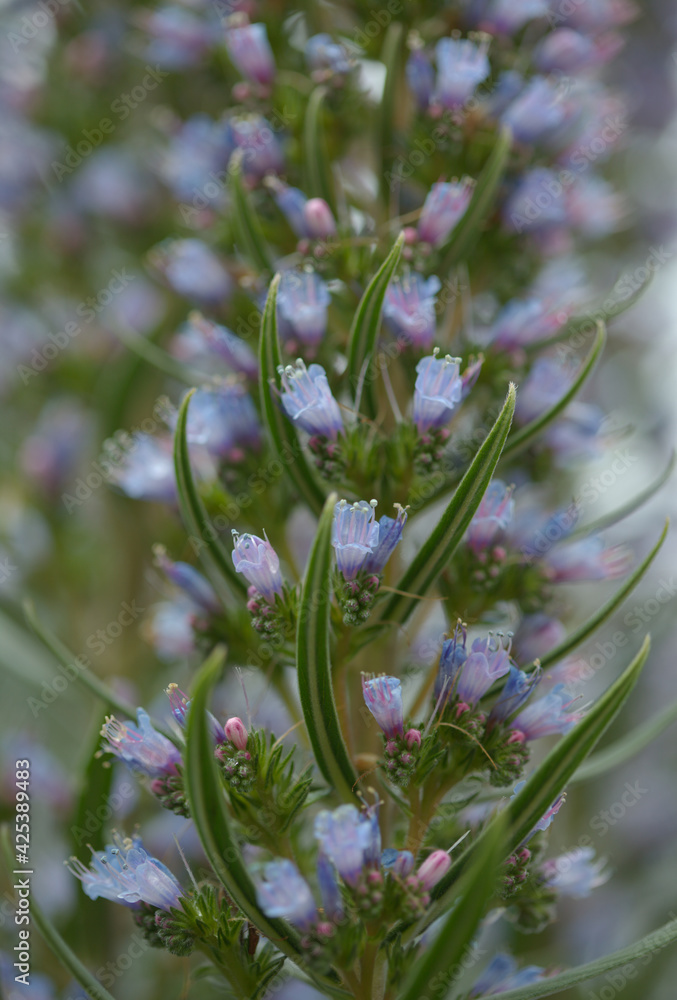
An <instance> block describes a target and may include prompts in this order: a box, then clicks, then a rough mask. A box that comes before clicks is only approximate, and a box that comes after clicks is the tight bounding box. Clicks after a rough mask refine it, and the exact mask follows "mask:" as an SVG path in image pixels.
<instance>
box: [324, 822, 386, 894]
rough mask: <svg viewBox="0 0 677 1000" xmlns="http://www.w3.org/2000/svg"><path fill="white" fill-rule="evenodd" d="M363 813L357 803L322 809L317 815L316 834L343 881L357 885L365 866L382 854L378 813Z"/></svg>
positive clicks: (377, 861)
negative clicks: (331, 809) (332, 808)
mask: <svg viewBox="0 0 677 1000" xmlns="http://www.w3.org/2000/svg"><path fill="white" fill-rule="evenodd" d="M374 822H375V821H374V814H371V815H366V814H365V813H360V811H359V810H358V809H356V808H355V806H339V808H338V809H334V811H333V812H329V810H327V809H323V810H322V811H321V812H319V813H318V814H317V816H316V818H315V838H316V840H318V841H319V843H320V847H321V850H322V852H323V853H324V854H325V855H326V856H327V858H329V860H330V861H331V862H332V863H333V864H334V866H335V868H336V870H337V872H338V873H339V875H340V876H341V878H342V879H343V881H344V882H346V883H347V884H348V885H350V886H353V887H354V886H355V885H357V883H358V881H359V880H360V876H361V875H362V872H363V870H364V869H365V867H367V866H368V865H376V864H378V863H379V862H380V858H381V838H380V833H378V816H377V815H376V826H374Z"/></svg>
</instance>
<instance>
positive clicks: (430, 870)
mask: <svg viewBox="0 0 677 1000" xmlns="http://www.w3.org/2000/svg"><path fill="white" fill-rule="evenodd" d="M450 868H451V858H450V857H449V855H448V854H447V852H446V851H441V850H440V851H433V852H432V854H429V855H428V857H427V858H426V859H425V861H424V862H423V864H422V865H421V867H420V868H419V870H418V871H417V872H416V874H417V875H418V877H419V879H420V880H421V882H422V883H423V887H424V888H425V889H427V890H428V891H430V890H431V889H432V888H433V886H435V885H437V883H438V882H439V881H440V879H441V878H443V877H444V876H445V875H446V874H447V872H448V871H449V869H450Z"/></svg>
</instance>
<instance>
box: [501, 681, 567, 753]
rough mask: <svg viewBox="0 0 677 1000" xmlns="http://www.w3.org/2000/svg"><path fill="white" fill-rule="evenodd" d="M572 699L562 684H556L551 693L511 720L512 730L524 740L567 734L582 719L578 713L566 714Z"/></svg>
mask: <svg viewBox="0 0 677 1000" xmlns="http://www.w3.org/2000/svg"><path fill="white" fill-rule="evenodd" d="M572 704H573V699H572V698H571V696H570V695H569V694H568V693H567V691H566V688H565V687H564V685H563V684H556V685H555V687H554V688H553V689H552V691H551V692H550V693H549V694H547V695H545V697H544V698H539V699H538V701H535V702H533V704H531V705H528V706H527V707H526V708H524V709H522V711H521V712H520V713H519V715H518V716H517V717H516V718H515V719H513V720H512V722H511V723H510V726H511V728H512V729H514V730H516V731H517V732H519V733H521V734H522V736H523V737H524V739H525V740H527V741H529V740H539V739H541V738H542V737H544V736H554V735H555V734H556V733H568V732H569V730H570V729H572V728H573V727H574V726H575V725H576V723H577V722H578V721H579V720H580V719H581V718H582V713H580V712H568V711H567V709H568V708H569V706H570V705H572Z"/></svg>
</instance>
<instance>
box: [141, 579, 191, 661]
mask: <svg viewBox="0 0 677 1000" xmlns="http://www.w3.org/2000/svg"><path fill="white" fill-rule="evenodd" d="M197 616H198V609H197V608H196V606H195V604H194V603H193V602H192V601H191V600H189V599H188V598H187V597H185V596H184V595H183V594H181V595H180V596H177V597H176V598H174V599H173V600H171V601H161V602H160V603H159V604H155V605H153V608H152V617H151V618H150V619H149V621H148V622H147V623H144V624H145V625H146V630H145V635H146V638H147V640H148V642H150V644H151V645H152V647H153V649H154V650H155V653H156V655H157V656H159V657H160V659H161V660H166V661H168V662H170V663H171V662H174V661H176V660H181V659H184V658H185V657H188V656H191V655H192V654H193V653H194V652H195V651H196V649H197V646H196V643H195V631H194V629H193V625H194V623H195V620H196V617H197Z"/></svg>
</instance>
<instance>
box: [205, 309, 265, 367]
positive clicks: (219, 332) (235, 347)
mask: <svg viewBox="0 0 677 1000" xmlns="http://www.w3.org/2000/svg"><path fill="white" fill-rule="evenodd" d="M191 333H192V334H193V335H194V336H195V337H196V338H197V339H198V340H199V341H202V343H203V344H204V347H203V353H205V354H211V355H214V354H216V355H217V356H218V357H220V358H223V360H224V361H225V362H226V364H227V365H228V367H229V368H231V369H232V370H233V371H234V372H242V374H243V375H246V376H247V378H249V379H257V378H258V374H259V363H258V360H257V358H256V354H255V353H254V351H253V350H252V349H251V347H250V346H249V344H246V343H245V342H244V340H242V339H241V338H240V337H237V336H236V335H235V334H234V333H233V332H232V331H231V330H229V329H228V327H225V326H221V325H220V324H219V323H213V322H212V321H211V320H210V319H207V318H206V317H205V316H202V315H201V313H198V312H193V313H191V314H190V316H189V317H188V330H187V334H188V335H190V334H191Z"/></svg>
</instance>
